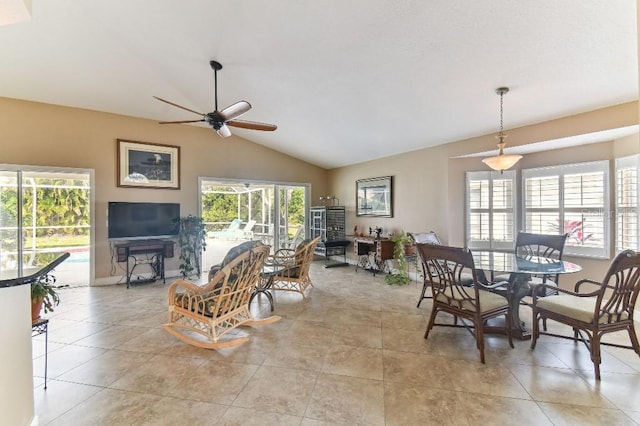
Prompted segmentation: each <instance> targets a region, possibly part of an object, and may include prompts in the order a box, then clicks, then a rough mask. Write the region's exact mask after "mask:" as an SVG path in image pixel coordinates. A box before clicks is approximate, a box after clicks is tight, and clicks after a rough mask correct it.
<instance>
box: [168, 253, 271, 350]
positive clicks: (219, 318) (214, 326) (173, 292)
mask: <svg viewBox="0 0 640 426" xmlns="http://www.w3.org/2000/svg"><path fill="white" fill-rule="evenodd" d="M268 254H269V246H259V247H255V248H253V249H251V250H248V251H244V252H243V253H241V254H239V255H238V256H237V257H235V258H234V259H233V260H231V261H230V262H228V263H227V264H226V265H225V266H224V267H223V268H222V269H220V270H219V271H218V272H217V273H215V275H214V276H213V278H212V279H211V280H210V281H209V283H208V284H207V285H205V286H203V287H199V286H197V285H196V284H193V283H191V282H188V281H184V280H178V281H176V282H174V283H173V284H171V286H170V287H169V322H168V323H167V324H165V325H164V329H165V330H166V331H167V332H168V333H170V334H172V335H174V336H175V337H177V338H178V339H180V340H182V341H183V342H185V343H188V344H190V345H194V346H198V347H201V348H207V349H220V348H225V347H230V346H236V345H239V344H242V343H244V342H246V341H248V340H249V338H248V337H236V338H232V339H228V340H224V341H220V338H221V337H222V336H224V335H225V334H226V333H228V332H229V331H231V330H233V329H235V328H236V327H239V326H242V325H265V324H271V323H273V322H275V321H278V320H279V319H280V317H278V316H271V317H268V318H265V319H261V320H255V319H254V318H253V316H252V315H251V313H250V311H249V300H250V298H251V294H252V293H253V291H254V289H255V287H256V284H257V283H258V280H259V279H260V273H261V271H262V267H263V265H264V260H265V258H266V257H267V255H268Z"/></svg>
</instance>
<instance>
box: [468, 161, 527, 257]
mask: <svg viewBox="0 0 640 426" xmlns="http://www.w3.org/2000/svg"><path fill="white" fill-rule="evenodd" d="M505 178H507V179H510V180H511V182H512V190H513V194H512V206H511V208H501V209H494V208H493V204H494V203H493V182H494V180H498V179H505ZM472 180H488V181H489V207H488V208H486V209H485V208H480V209H472V208H471V207H470V204H469V203H470V185H469V183H470V181H472ZM473 211H478V212H480V211H486V212H487V213H488V214H489V240H488V241H486V242H484V241H483V240H471V220H470V216H471V213H472V212H473ZM509 211H511V219H512V220H511V221H512V224H513V225H512V226H513V229H512V235H513V239H512V240H511V241H508V242H505V241H496V240H495V239H494V237H493V218H494V213H509ZM517 220H518V181H517V175H516V171H515V170H506V171H504V172H502V173H501V172H499V171H468V172H466V173H465V234H466V235H465V242H466V246H467V247H468V248H470V249H476V250H499V251H511V250H513V249H514V247H515V239H516V234H517V229H518V225H517Z"/></svg>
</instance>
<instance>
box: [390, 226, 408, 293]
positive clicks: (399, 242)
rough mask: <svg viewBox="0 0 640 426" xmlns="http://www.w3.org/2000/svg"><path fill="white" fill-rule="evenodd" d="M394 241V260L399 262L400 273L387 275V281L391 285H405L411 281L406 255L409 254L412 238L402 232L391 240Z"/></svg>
mask: <svg viewBox="0 0 640 426" xmlns="http://www.w3.org/2000/svg"><path fill="white" fill-rule="evenodd" d="M391 241H393V243H394V246H393V258H394V259H395V260H396V261H397V262H398V268H399V269H398V272H394V273H392V274H387V275H386V276H385V281H386V282H387V284H389V285H403V284H407V283H408V282H409V281H411V278H409V274H408V273H407V259H406V257H405V254H406V253H407V246H409V245H410V243H411V238H410V237H409V236H408V235H407V234H406V232H404V231H400V233H398V235H395V236H393V237H392V238H391Z"/></svg>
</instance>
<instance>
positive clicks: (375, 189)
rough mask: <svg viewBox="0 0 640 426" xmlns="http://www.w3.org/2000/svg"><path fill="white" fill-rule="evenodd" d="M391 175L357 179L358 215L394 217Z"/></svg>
mask: <svg viewBox="0 0 640 426" xmlns="http://www.w3.org/2000/svg"><path fill="white" fill-rule="evenodd" d="M391 181H392V179H391V176H383V177H377V178H371V179H360V180H357V181H356V216H379V217H393V193H392V190H393V188H392V186H391V183H392V182H391Z"/></svg>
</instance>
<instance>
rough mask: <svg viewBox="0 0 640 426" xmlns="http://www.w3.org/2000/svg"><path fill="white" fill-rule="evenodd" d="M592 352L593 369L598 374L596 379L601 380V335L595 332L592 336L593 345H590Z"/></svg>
mask: <svg viewBox="0 0 640 426" xmlns="http://www.w3.org/2000/svg"><path fill="white" fill-rule="evenodd" d="M589 351H590V352H591V361H593V370H594V373H595V375H596V380H600V361H601V358H600V335H599V334H598V333H593V336H591V345H590V347H589Z"/></svg>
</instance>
